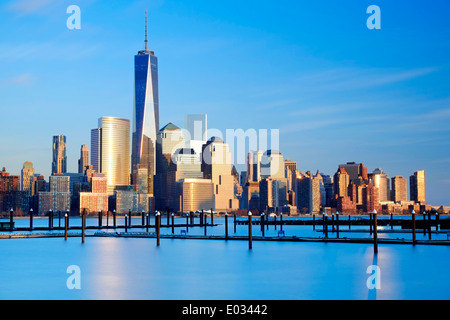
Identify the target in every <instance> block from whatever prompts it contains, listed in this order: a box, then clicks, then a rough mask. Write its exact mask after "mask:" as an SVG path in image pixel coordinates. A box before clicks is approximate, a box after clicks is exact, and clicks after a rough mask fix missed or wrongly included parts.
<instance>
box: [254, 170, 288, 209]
mask: <svg viewBox="0 0 450 320" xmlns="http://www.w3.org/2000/svg"><path fill="white" fill-rule="evenodd" d="M283 167H284V165H283ZM259 200H260V203H259V205H260V210H261V211H264V210H268V211H269V212H281V211H282V209H283V207H284V206H286V205H287V204H288V199H287V179H286V178H280V179H273V178H271V177H269V178H264V179H262V180H261V181H260V182H259ZM249 206H250V204H249Z"/></svg>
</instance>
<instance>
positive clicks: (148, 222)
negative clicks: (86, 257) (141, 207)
mask: <svg viewBox="0 0 450 320" xmlns="http://www.w3.org/2000/svg"><path fill="white" fill-rule="evenodd" d="M149 227H150V216H149V215H148V213H147V214H146V215H145V231H147V233H148V228H149Z"/></svg>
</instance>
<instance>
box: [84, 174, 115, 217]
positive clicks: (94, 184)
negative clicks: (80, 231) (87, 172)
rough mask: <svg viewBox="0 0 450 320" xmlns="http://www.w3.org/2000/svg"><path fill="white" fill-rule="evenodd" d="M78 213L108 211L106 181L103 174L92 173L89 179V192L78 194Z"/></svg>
mask: <svg viewBox="0 0 450 320" xmlns="http://www.w3.org/2000/svg"><path fill="white" fill-rule="evenodd" d="M79 197H80V206H79V208H80V212H82V211H83V210H86V212H87V213H93V212H99V211H102V212H106V211H108V181H107V179H106V176H105V174H102V173H94V174H93V175H92V178H91V191H90V192H80V193H79Z"/></svg>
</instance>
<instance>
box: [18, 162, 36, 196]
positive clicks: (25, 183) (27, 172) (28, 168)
mask: <svg viewBox="0 0 450 320" xmlns="http://www.w3.org/2000/svg"><path fill="white" fill-rule="evenodd" d="M33 176H34V168H33V163H31V162H29V161H27V162H25V163H24V164H23V167H22V171H21V175H20V190H22V191H28V193H29V194H30V195H31V194H32V192H31V191H32V182H33Z"/></svg>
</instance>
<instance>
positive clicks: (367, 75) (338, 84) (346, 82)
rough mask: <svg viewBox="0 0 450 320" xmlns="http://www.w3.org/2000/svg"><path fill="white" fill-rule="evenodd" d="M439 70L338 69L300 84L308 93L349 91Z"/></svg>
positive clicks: (416, 76) (319, 74)
mask: <svg viewBox="0 0 450 320" xmlns="http://www.w3.org/2000/svg"><path fill="white" fill-rule="evenodd" d="M437 70H438V68H436V67H428V68H418V69H412V70H388V69H387V70H378V69H351V68H338V69H330V70H325V71H321V72H317V73H313V74H309V75H305V76H302V77H299V78H298V83H299V84H300V85H301V86H302V88H303V89H304V90H306V91H311V90H313V91H317V90H320V91H321V92H329V91H347V90H355V89H363V88H376V87H382V86H386V85H390V84H393V83H399V82H404V81H408V80H412V79H415V78H419V77H422V76H425V75H428V74H431V73H433V72H435V71H437Z"/></svg>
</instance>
